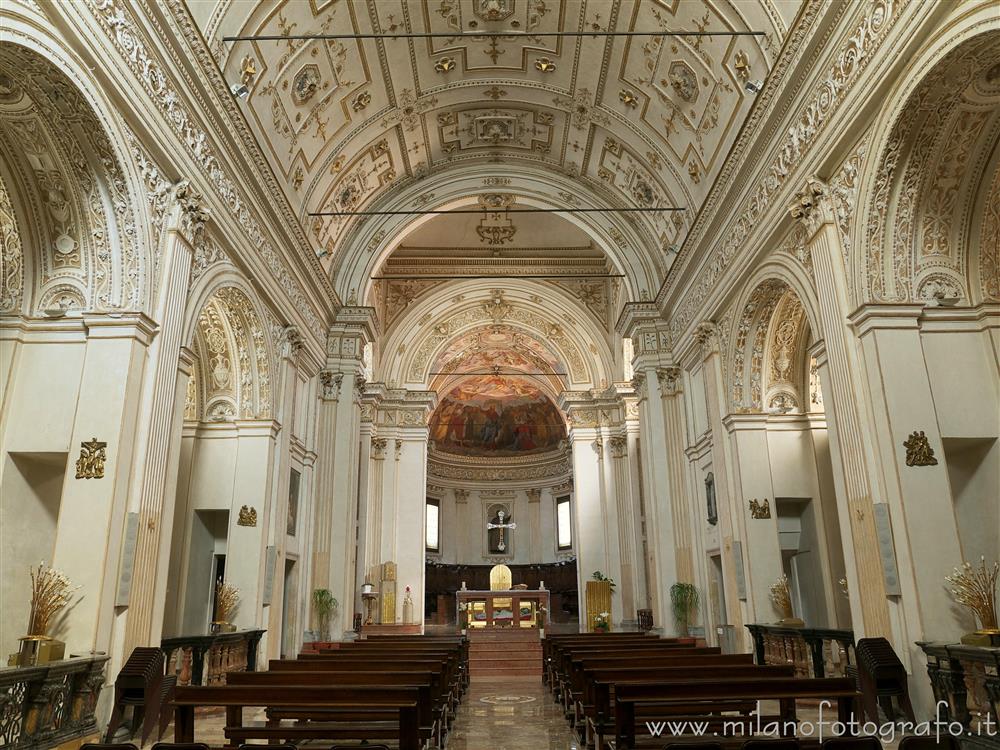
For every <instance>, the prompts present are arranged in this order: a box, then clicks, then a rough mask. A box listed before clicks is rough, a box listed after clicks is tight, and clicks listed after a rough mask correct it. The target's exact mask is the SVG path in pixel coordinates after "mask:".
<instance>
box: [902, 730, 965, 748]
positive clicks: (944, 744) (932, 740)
mask: <svg viewBox="0 0 1000 750" xmlns="http://www.w3.org/2000/svg"><path fill="white" fill-rule="evenodd" d="M958 748H959V744H958V739H957V738H955V737H953V736H951V735H950V734H942V735H941V736H940V737H935V736H934V735H929V736H927V737H913V736H910V737H904V738H903V739H901V740H900V741H899V750H958Z"/></svg>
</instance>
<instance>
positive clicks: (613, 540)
mask: <svg viewBox="0 0 1000 750" xmlns="http://www.w3.org/2000/svg"><path fill="white" fill-rule="evenodd" d="M560 407H561V408H562V409H563V411H564V412H566V414H568V415H569V421H570V431H569V440H570V449H571V451H572V460H573V486H574V505H575V511H576V512H575V514H574V524H575V537H576V541H574V547H575V548H576V553H577V579H578V585H579V591H580V625H581V627H583V626H585V625H586V617H587V613H586V589H587V581H589V580H591V579H592V577H593V574H594V573H595V572H597V571H600V572H601V573H602V574H603V575H604V576H606V577H608V578H611V579H613V580H614V581H615V583H616V584H617V588H616V592H615V594H614V595H613V596H612V597H611V620H612V623H613V625H614V627H615V628H616V629H620V628H621V624H622V620H623V616H625V615H629V613H628V612H627V611H626V610H625V609H624V602H623V592H624V591H626V589H627V590H628V591H629V592H630V593H629V597H630V599H629V603H630V604H631V603H632V600H631V597H632V594H631V592H633V591H634V590H635V584H634V581H632V580H631V575H630V578H629V581H628V582H627V583H626V582H625V574H624V572H623V570H622V565H621V560H622V558H621V552H620V547H619V540H620V531H619V524H620V518H619V515H618V502H617V499H616V494H617V487H616V485H615V468H614V466H613V461H614V460H615V459H614V458H613V457H612V450H611V441H612V439H613V437H616V436H617V435H616V434H615V433H617V432H619V425H620V423H621V419H622V411H623V409H622V404H621V401H620V399H618V398H617V394H615V395H614V396H611V395H610V394H606V395H604V396H602V397H594V396H592V395H591V394H590V393H580V392H573V391H564V392H563V393H562V395H561V396H560ZM617 450H619V449H617V448H616V451H617ZM630 616H631V617H632V618H634V617H635V615H634V613H632V614H630Z"/></svg>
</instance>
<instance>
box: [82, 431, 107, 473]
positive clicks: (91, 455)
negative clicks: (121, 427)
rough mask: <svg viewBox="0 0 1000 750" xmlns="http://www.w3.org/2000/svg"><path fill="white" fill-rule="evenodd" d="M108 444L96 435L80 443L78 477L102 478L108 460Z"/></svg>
mask: <svg viewBox="0 0 1000 750" xmlns="http://www.w3.org/2000/svg"><path fill="white" fill-rule="evenodd" d="M107 447H108V444H107V443H105V442H103V441H101V440H98V439H97V438H96V437H93V438H91V439H90V440H86V441H84V442H82V443H80V457H79V458H78V459H77V460H76V478H77V479H101V478H102V477H103V476H104V462H105V461H106V460H107V452H106V450H105V449H106V448H107Z"/></svg>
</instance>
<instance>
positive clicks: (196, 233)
mask: <svg viewBox="0 0 1000 750" xmlns="http://www.w3.org/2000/svg"><path fill="white" fill-rule="evenodd" d="M207 218H208V213H207V211H206V209H205V208H204V206H203V202H202V196H201V195H200V194H197V193H195V192H194V191H193V190H192V189H191V187H190V185H189V184H188V183H187V181H186V180H185V181H183V182H181V183H179V184H178V185H176V186H175V187H174V189H173V193H172V205H171V207H170V213H169V215H168V216H167V219H166V222H165V227H166V231H165V232H164V233H163V239H162V240H161V242H162V243H163V247H162V249H161V253H162V256H161V260H160V263H161V273H160V287H159V288H158V289H157V290H156V300H157V301H156V308H155V312H154V316H155V317H156V320H157V321H158V325H159V331H158V335H157V337H156V338H155V339H154V341H153V343H152V345H151V346H150V348H149V360H150V365H149V367H148V368H147V370H146V374H145V377H144V383H143V394H142V405H141V407H140V410H139V417H140V419H141V420H143V421H142V422H141V423H140V426H139V430H138V434H137V436H136V445H135V448H136V453H135V479H134V481H133V482H132V490H131V493H130V497H129V510H130V511H132V512H136V513H138V525H137V530H136V543H135V557H134V561H130V560H126V561H125V565H126V566H130V567H131V570H130V571H129V570H125V571H123V578H124V579H127V580H129V589H128V619H127V621H126V625H125V641H124V648H123V658H128V655H129V654H131V653H132V649H134V648H135V647H136V646H148V645H153V644H157V643H159V642H160V636H161V632H162V630H163V610H164V606H165V604H166V591H167V567H168V565H169V558H170V539H171V533H172V530H173V505H174V500H175V499H176V498H175V495H176V493H175V492H174V491H172V490H171V491H168V488H175V487H176V481H177V469H178V463H179V461H180V443H181V429H182V427H183V423H184V399H185V393H186V390H187V378H188V376H189V375H190V363H189V364H188V365H187V374H185V375H181V374H179V372H178V360H179V358H180V351H181V345H182V343H183V341H182V339H183V335H184V334H183V327H184V307H185V305H186V303H187V292H188V279H189V278H190V274H191V257H192V254H193V252H194V247H195V246H196V245H197V244H198V243H200V242H201V240H202V237H203V234H204V226H205V221H206V220H207ZM129 572H130V573H131V575H128V574H129Z"/></svg>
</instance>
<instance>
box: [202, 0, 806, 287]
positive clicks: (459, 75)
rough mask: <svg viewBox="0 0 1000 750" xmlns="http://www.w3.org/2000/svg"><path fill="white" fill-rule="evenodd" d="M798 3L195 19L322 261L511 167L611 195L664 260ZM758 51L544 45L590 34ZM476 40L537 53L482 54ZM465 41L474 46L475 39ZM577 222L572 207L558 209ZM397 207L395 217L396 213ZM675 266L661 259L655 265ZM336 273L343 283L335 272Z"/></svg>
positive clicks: (382, 3) (299, 8) (340, 2)
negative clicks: (416, 193) (437, 187)
mask: <svg viewBox="0 0 1000 750" xmlns="http://www.w3.org/2000/svg"><path fill="white" fill-rule="evenodd" d="M797 6H798V2H795V1H793V0H785V1H782V0H754V2H734V1H732V0H731V1H730V2H725V1H724V0H674V1H673V2H665V1H661V0H622V1H621V2H613V3H612V2H605V1H603V0H602V2H586V1H585V0H426V2H415V1H414V0H367V1H365V2H363V1H362V0H354V1H350V2H349V1H348V0H328V1H327V2H322V0H309V1H308V2H305V1H297V2H286V1H284V0H264V1H263V2H258V3H254V2H231V0H220V1H219V2H216V3H211V2H207V1H205V2H197V3H193V2H192V3H191V4H190V8H191V12H192V13H193V15H194V16H195V19H196V21H197V22H198V23H199V24H200V26H201V28H202V30H203V32H204V33H205V36H206V38H207V39H208V41H209V44H210V45H212V48H213V50H214V51H215V54H216V59H217V60H218V62H219V64H220V66H221V67H222V68H223V70H224V72H225V75H226V78H227V80H229V81H230V82H233V83H236V82H239V80H240V78H241V68H242V66H243V61H244V60H245V59H246V58H249V60H250V61H252V65H253V68H254V69H255V72H254V73H253V74H252V75H248V85H249V88H250V94H249V97H248V98H247V99H246V103H245V106H246V111H247V116H248V119H249V120H250V122H251V125H252V127H253V128H254V130H255V132H256V133H257V135H258V138H259V139H260V140H261V143H262V144H263V145H264V148H265V151H266V152H267V153H268V155H269V158H270V160H271V163H272V165H273V166H274V168H275V171H276V173H277V174H278V175H279V177H280V178H281V180H282V182H283V184H284V185H285V189H286V191H287V193H288V195H289V197H290V199H291V200H292V203H293V205H296V206H297V207H298V209H299V211H300V215H301V217H302V220H303V223H304V224H305V225H306V227H307V229H308V231H309V233H310V237H311V238H312V240H313V241H314V242H315V244H316V249H317V251H320V252H324V253H326V254H327V258H328V259H329V260H327V262H328V263H331V262H333V260H332V259H334V258H335V257H336V256H335V250H336V248H337V245H338V244H339V243H340V242H341V241H342V240H343V239H344V238H345V237H347V236H348V234H347V233H348V231H349V229H350V227H351V226H352V224H353V223H355V222H357V221H358V220H357V219H356V218H350V219H344V218H335V217H322V218H315V219H310V218H309V217H308V213H309V212H311V211H320V210H327V211H328V210H344V209H349V210H357V209H364V208H366V207H368V206H370V205H371V204H372V202H373V201H374V200H376V199H379V198H385V197H387V196H390V195H391V194H392V193H393V191H395V190H398V189H401V188H403V187H404V186H405V185H407V184H409V183H411V182H413V181H414V180H419V179H421V178H423V177H425V176H427V175H430V174H434V173H437V172H443V171H448V172H452V171H454V172H455V173H461V172H462V171H463V169H464V168H465V167H470V166H474V165H479V166H482V165H489V164H490V163H504V164H507V165H518V164H523V165H526V166H527V165H532V166H535V167H540V168H543V169H545V170H548V171H549V172H550V173H552V174H558V175H561V176H570V177H572V178H574V179H578V180H583V181H586V182H589V183H592V184H595V185H599V186H603V189H604V190H605V192H606V194H608V195H609V196H610V197H609V199H608V201H607V202H608V203H609V204H612V205H614V203H618V204H619V205H640V206H665V205H678V206H683V207H684V208H685V209H687V210H686V212H685V213H675V214H671V213H655V214H653V213H651V214H643V215H642V217H641V218H640V219H639V221H640V222H642V223H643V224H645V226H646V232H647V233H648V234H649V235H650V236H651V237H654V238H655V242H656V244H657V245H658V246H657V247H651V248H646V249H645V251H644V252H647V253H659V254H662V253H663V251H664V248H667V247H669V246H671V245H676V244H678V243H679V242H680V241H682V239H683V236H684V233H685V232H686V230H687V228H688V227H689V226H690V223H691V221H692V220H693V215H694V213H695V212H696V211H697V209H698V208H699V207H700V205H701V203H702V201H703V200H704V198H705V195H706V194H707V191H708V187H709V185H710V184H711V183H712V181H713V179H714V177H715V175H716V173H717V171H718V169H719V167H720V165H721V163H722V161H723V160H724V157H725V154H726V153H727V151H728V149H729V147H730V145H731V144H732V142H733V140H734V139H735V137H736V132H737V131H738V129H739V127H740V125H741V124H742V122H743V120H744V118H745V116H746V114H747V112H748V110H749V108H750V106H751V104H752V96H753V95H752V94H751V93H749V92H748V91H747V89H746V87H745V83H746V82H747V81H748V80H755V79H763V78H764V77H766V75H767V70H768V67H769V64H770V62H771V61H772V60H773V59H774V57H775V55H776V54H777V51H778V48H779V47H780V44H781V42H782V41H783V37H784V34H785V30H786V29H787V27H788V25H789V24H790V22H791V19H792V18H793V17H794V14H795V12H796V10H797ZM589 29H594V30H617V31H623V30H648V29H661V30H665V31H669V30H688V31H697V30H709V31H711V30H719V31H748V30H754V31H762V32H764V34H765V35H764V36H762V37H748V36H707V37H706V36H691V35H688V36H662V37H623V36H621V37H601V36H595V37H589V36H580V37H532V36H530V34H531V32H551V31H581V30H589ZM476 30H481V31H482V30H489V31H507V30H510V31H514V32H518V33H520V34H523V35H524V36H523V38H513V37H509V38H484V37H479V38H474V37H471V38H470V37H469V36H468V34H470V33H472V32H474V31H476ZM403 31H410V32H426V31H431V32H442V33H448V32H452V31H453V32H455V34H456V36H455V37H452V38H431V39H428V38H423V39H412V38H411V39H397V40H388V39H341V40H324V41H317V40H313V41H294V40H281V41H242V42H236V43H224V42H222V41H221V38H222V36H224V35H234V34H265V33H266V34H279V35H288V34H301V33H320V32H326V33H336V34H341V33H369V34H371V33H376V34H377V33H391V32H403ZM459 34H462V35H463V36H462V37H459ZM552 197H553V199H554V200H558V202H559V203H560V204H561V205H563V206H569V205H572V199H573V196H572V195H571V194H570V195H567V196H560V197H558V198H557V196H552ZM380 203H384V201H380ZM652 265H654V266H661V265H663V262H662V260H657V261H656V262H654V263H652ZM334 273H336V271H334Z"/></svg>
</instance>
